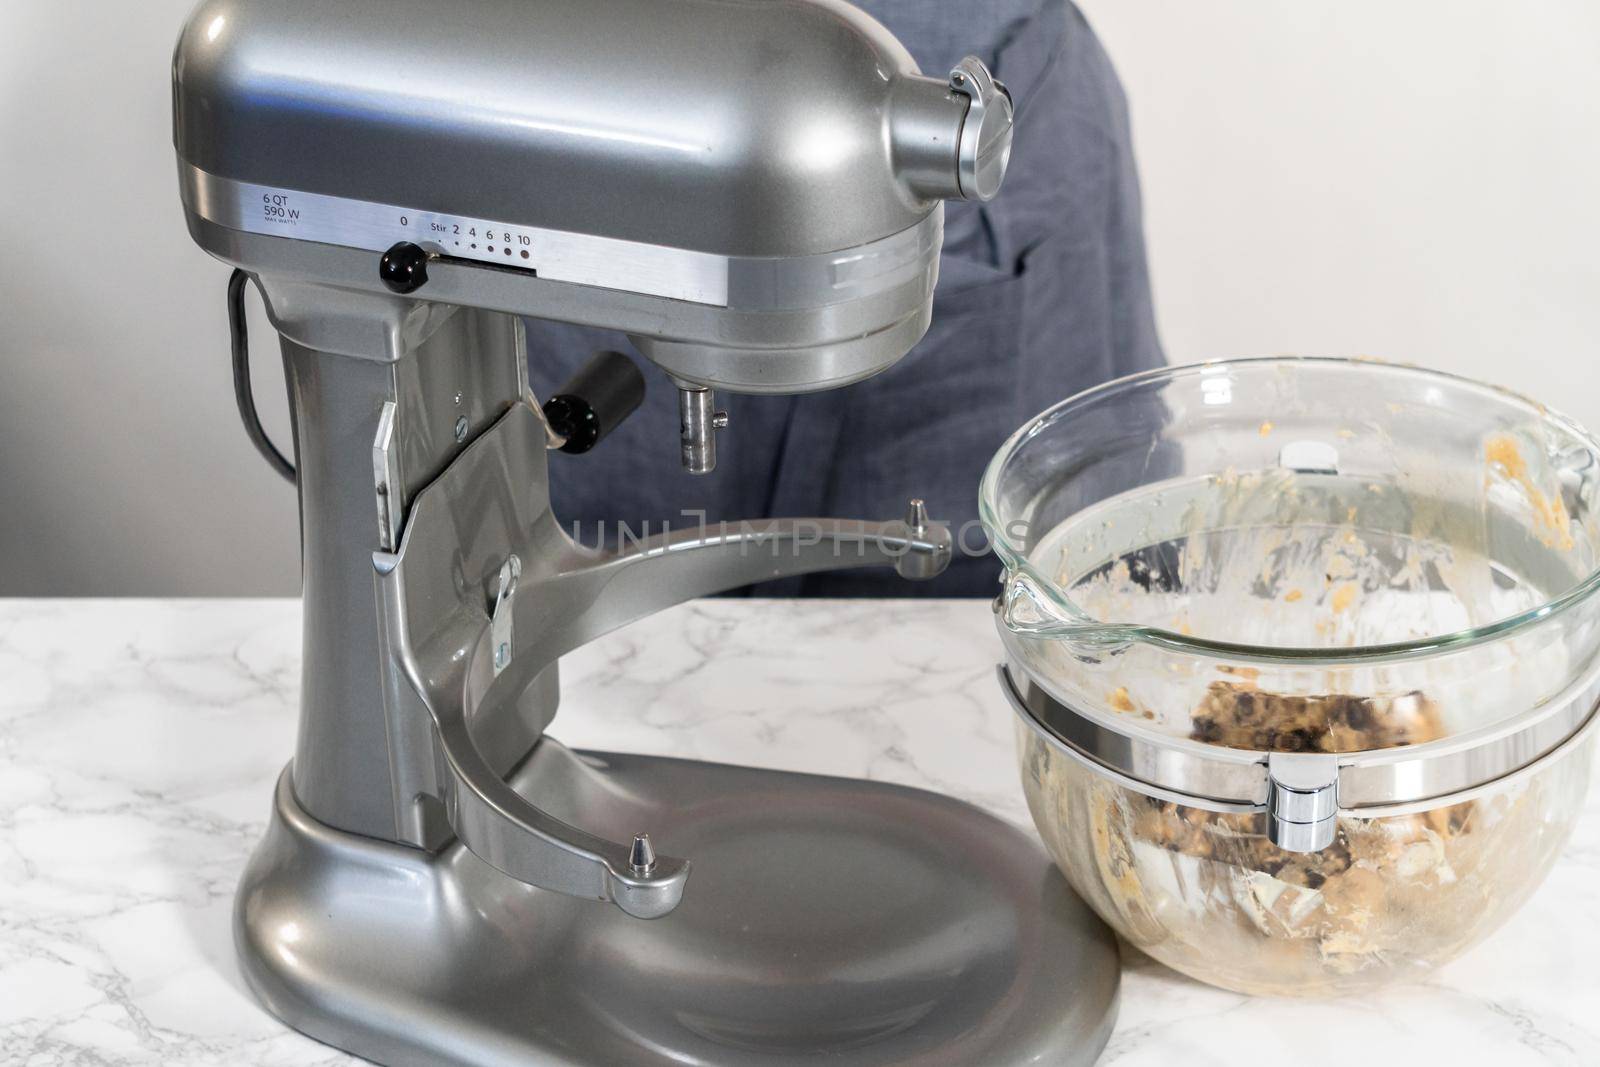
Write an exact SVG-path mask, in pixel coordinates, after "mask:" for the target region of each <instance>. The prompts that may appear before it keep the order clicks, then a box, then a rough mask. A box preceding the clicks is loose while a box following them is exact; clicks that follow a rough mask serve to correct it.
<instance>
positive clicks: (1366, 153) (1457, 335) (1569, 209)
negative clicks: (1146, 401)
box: [1080, 0, 1600, 427]
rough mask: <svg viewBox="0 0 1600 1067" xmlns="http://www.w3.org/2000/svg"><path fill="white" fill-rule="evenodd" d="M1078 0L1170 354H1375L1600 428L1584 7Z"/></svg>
mask: <svg viewBox="0 0 1600 1067" xmlns="http://www.w3.org/2000/svg"><path fill="white" fill-rule="evenodd" d="M1080 3H1081V6H1082V7H1083V9H1084V11H1085V13H1086V14H1087V15H1088V17H1089V19H1090V21H1091V22H1092V23H1093V24H1094V26H1095V28H1096V30H1097V31H1098V32H1099V34H1100V36H1101V38H1102V40H1103V41H1104V42H1105V44H1106V48H1107V50H1108V51H1109V52H1110V53H1111V56H1112V58H1113V59H1114V60H1115V61H1116V62H1117V65H1118V67H1119V69H1120V71H1121V73H1122V77H1123V81H1124V84H1125V85H1126V88H1127V91H1128V96H1129V100H1130V106H1131V110H1132V114H1133V127H1134V143H1135V145H1136V148H1137V151H1138V156H1139V163H1140V171H1141V174H1142V176H1143V180H1144V191H1145V224H1146V233H1147V238H1148V241H1149V246H1150V252H1151V264H1152V273H1153V275H1154V279H1155V291H1156V304H1157V316H1158V319H1159V321H1160V326H1161V331H1162V337H1163V340H1164V342H1165V344H1166V347H1167V351H1168V354H1169V357H1170V358H1171V359H1172V360H1173V361H1174V362H1179V361H1182V362H1189V361H1194V360H1200V359H1209V358H1216V357H1222V356H1237V355H1263V354H1270V353H1284V352H1289V353H1297V354H1305V355H1344V356H1352V355H1371V356H1379V357H1382V358H1385V359H1392V360H1401V361H1405V362H1411V363H1420V364H1423V365H1426V366H1431V367H1438V368H1441V369H1446V370H1451V371H1455V372H1457V373H1460V374H1466V375H1471V376H1474V377H1478V378H1482V379H1484V380H1487V381H1492V382H1496V383H1498V384H1502V385H1509V386H1512V387H1514V388H1517V389H1519V390H1521V391H1523V392H1525V393H1528V394H1530V395H1531V396H1533V397H1535V398H1536V399H1539V400H1542V401H1544V402H1546V403H1548V404H1549V405H1550V406H1552V407H1555V408H1558V409H1561V410H1563V411H1565V412H1566V413H1567V414H1569V415H1572V416H1574V417H1575V418H1577V419H1579V420H1580V421H1582V422H1584V423H1585V424H1587V425H1589V426H1592V427H1600V373H1597V372H1596V367H1597V364H1600V360H1597V358H1596V349H1597V347H1600V346H1597V342H1600V4H1595V3H1592V2H1590V0H1533V2H1530V3H1523V4H1507V3H1501V2H1495V0H1452V2H1451V3H1448V4H1446V3H1438V2H1422V0H1294V2H1292V3H1287V2H1284V0H1210V2H1206V3H1194V2H1184V0H1080Z"/></svg>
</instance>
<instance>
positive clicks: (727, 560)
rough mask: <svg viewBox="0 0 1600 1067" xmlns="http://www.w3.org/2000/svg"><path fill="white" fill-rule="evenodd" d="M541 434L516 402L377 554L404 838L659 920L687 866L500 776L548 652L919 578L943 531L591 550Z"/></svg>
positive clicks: (753, 536) (933, 566) (540, 708)
mask: <svg viewBox="0 0 1600 1067" xmlns="http://www.w3.org/2000/svg"><path fill="white" fill-rule="evenodd" d="M546 438H547V429H546V427H545V424H544V421H543V418H542V416H541V415H540V414H539V413H538V412H537V411H536V410H535V409H534V407H533V405H532V404H531V403H526V402H525V403H519V404H517V405H515V406H514V407H513V408H512V409H511V410H510V411H508V412H507V413H506V414H505V415H504V416H502V417H501V419H500V420H499V421H498V422H497V423H496V425H495V426H494V427H492V428H491V429H490V430H489V431H487V432H486V433H484V434H483V435H482V436H481V437H480V438H479V439H478V440H477V441H475V442H474V443H473V444H472V445H471V446H470V447H469V448H468V449H467V450H466V451H465V452H463V453H462V454H461V455H460V456H459V457H458V458H457V459H456V461H455V462H454V463H452V464H451V465H450V467H449V468H448V469H447V470H446V471H445V472H444V473H442V474H441V475H440V476H439V477H438V479H437V480H436V481H434V482H433V483H432V484H430V485H429V486H428V487H427V488H426V489H425V490H423V492H422V493H420V494H419V495H418V497H417V499H416V501H415V503H414V505H413V507H412V508H411V510H410V514H409V515H408V516H407V517H406V524H405V532H404V536H403V538H402V539H401V542H400V547H399V549H398V550H397V551H396V552H392V553H390V552H378V553H375V554H374V557H373V559H374V574H375V583H376V593H377V604H378V611H379V615H380V623H381V629H382V643H383V646H384V647H383V652H384V657H385V670H384V676H385V694H384V698H385V716H386V719H387V722H388V732H389V741H390V763H391V772H392V780H393V782H394V790H395V796H394V801H395V809H396V811H397V813H399V820H400V822H401V827H400V830H401V836H402V837H405V838H407V839H409V840H411V841H412V843H414V844H417V845H419V846H422V847H431V848H437V847H439V846H440V845H441V844H443V843H444V842H446V841H447V840H448V839H449V836H451V835H453V836H454V837H455V838H456V839H458V840H459V841H460V842H461V843H462V844H463V845H464V846H465V847H466V848H467V849H469V850H470V851H471V852H473V853H474V854H475V855H477V856H478V857H479V858H481V859H483V860H484V861H485V862H487V863H489V864H491V865H492V866H494V867H496V868H497V869H499V870H501V871H503V872H504V873H506V874H507V875H509V876H511V877H512V878H516V879H518V880H519V881H523V882H526V883H528V884H530V885H535V886H539V887H541V888H544V889H549V890H553V891H556V892H561V893H566V894H570V895H573V896H579V897H587V898H590V899H595V900H602V901H611V902H613V903H615V904H616V905H617V906H618V907H620V908H621V909H622V910H623V911H625V912H627V913H628V914H630V915H634V916H638V917H640V918H655V917H658V916H661V915H665V914H667V913H668V912H670V911H671V910H672V909H673V908H674V907H676V906H677V904H678V901H679V900H680V899H681V897H682V894H683V888H684V883H685V880H686V878H687V876H688V869H689V864H688V862H687V861H685V860H681V859H675V858H671V857H668V856H661V857H654V856H653V855H650V854H649V853H648V850H646V853H645V855H644V857H643V862H641V855H640V853H639V852H638V851H636V846H635V845H633V844H624V843H621V842H615V841H607V840H603V839H601V838H599V837H596V836H594V835H592V834H589V833H586V832H584V831H582V830H580V829H578V828H576V827H573V826H571V825H568V824H567V823H565V822H563V821H561V820H559V819H556V818H554V817H553V816H551V815H549V814H547V813H546V812H544V811H542V810H540V809H539V808H538V807H537V806H535V805H534V804H532V803H530V802H529V801H528V800H526V799H524V798H523V797H522V796H521V795H519V794H518V793H517V792H516V791H515V790H513V789H512V788H511V787H510V786H509V785H508V784H507V783H506V780H505V774H506V773H507V772H508V771H509V770H510V769H511V768H512V767H513V766H514V765H515V764H516V763H518V762H520V760H521V759H522V758H523V757H524V756H525V755H526V754H527V753H528V752H529V751H530V750H531V748H532V746H533V745H534V744H536V743H537V741H538V738H539V735H540V733H541V732H542V730H543V727H544V725H545V722H546V721H548V718H549V716H550V714H553V704H554V692H555V670H554V668H555V665H556V662H557V660H558V659H559V657H560V656H562V655H563V654H564V653H567V652H570V651H572V650H573V649H575V648H577V647H578V646H580V645H582V644H584V643H586V642H588V641H591V640H593V639H594V638H596V637H599V636H600V635H602V634H604V633H607V632H609V631H611V630H614V629H616V628H618V627H620V626H623V625H626V624H627V623H629V622H632V621H634V620H636V619H639V618H642V617H644V616H646V615H649V614H651V613H653V612H656V611H659V610H661V609H663V608H666V607H669V606H671V605H673V604H676V603H680V602H682V601H685V600H690V599H693V598H695V597H699V596H705V595H708V594H712V593H716V592H720V591H723V590H727V589H732V588H737V587H739V586H743V585H747V584H750V583H751V582H756V581H762V580H768V579H773V578H780V577H786V576H791V575H799V574H807V573H811V572H815V571H822V570H832V569H841V568H854V567H869V566H893V567H895V568H896V569H897V570H898V571H899V572H900V573H901V574H902V575H904V576H906V577H908V578H928V577H932V576H934V575H936V574H938V573H939V572H940V571H942V570H943V569H944V567H945V566H946V565H947V564H948V562H949V560H950V555H951V538H950V534H949V531H948V530H946V529H944V528H942V527H939V526H936V525H934V524H932V523H930V522H929V521H928V518H927V514H926V511H925V510H924V509H923V507H922V505H921V502H920V501H913V502H912V506H911V508H910V511H909V513H908V515H907V517H906V518H905V519H904V520H899V521H894V522H886V523H865V522H858V521H852V520H833V519H778V520H769V521H764V522H744V523H738V524H735V525H731V526H728V525H717V526H702V527H700V528H693V527H691V528H688V529H683V530H677V531H666V532H663V533H661V534H659V535H656V536H652V537H647V538H643V539H641V540H639V541H638V542H636V543H634V544H632V545H629V546H627V548H626V549H615V550H591V549H586V548H584V547H582V546H580V545H578V544H576V543H575V542H574V541H573V540H572V539H571V538H570V537H568V536H567V535H566V534H565V532H563V531H562V530H561V529H560V527H559V525H558V524H557V522H556V520H555V518H554V516H553V515H552V514H551V512H550V508H549V499H548V492H547V488H546V472H545V455H544V451H545V443H546ZM464 519H466V520H467V521H463V520H464Z"/></svg>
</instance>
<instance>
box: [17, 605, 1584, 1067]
mask: <svg viewBox="0 0 1600 1067" xmlns="http://www.w3.org/2000/svg"><path fill="white" fill-rule="evenodd" d="M991 626H992V622H991V619H990V616H989V609H988V606H987V605H986V604H984V603H980V602H976V601H934V602H913V601H880V602H859V601H857V602H800V601H731V600H729V601H702V602H697V603H694V604H690V605H686V606H684V607H681V608H677V609H674V610H672V611H668V612H665V613H663V614H660V615H657V616H655V617H654V618H651V619H648V620H645V621H644V622H642V623H638V624H636V625H634V626H632V627H629V628H628V629H625V630H622V631H620V632H618V633H616V634H614V635H612V636H610V637H608V638H606V639H604V640H602V641H599V642H597V643H596V644H594V645H592V646H590V647H588V648H585V649H583V650H581V651H580V652H578V653H576V654H574V655H572V656H571V657H568V659H566V660H564V661H563V667H562V674H563V681H564V683H565V695H564V698H563V705H562V709H561V712H560V714H559V715H558V716H557V718H556V721H555V723H554V725H553V727H552V729H551V733H552V734H553V735H555V736H557V737H559V738H560V739H561V740H563V741H565V742H567V743H569V744H572V745H578V746H595V747H602V748H611V749H617V750H625V751H626V750H632V751H640V752H650V753H659V754H668V755H682V756H697V757H704V758H707V759H715V760H720V761H724V762H730V763H745V764H755V765H762V766H770V767H782V768H785V769H790V770H799V771H816V772H826V773H831V774H842V775H856V776H861V777H867V778H874V779H880V780H884V781H893V782H901V783H906V784H910V785H917V786H923V787H927V788H930V789H935V790H939V791H942V792H945V793H949V794H952V795H955V796H958V797H963V798H965V799H967V800H970V801H973V802H976V803H978V804H982V805H984V806H985V807H988V808H990V809H991V810H993V811H995V812H997V813H999V814H1000V815H1002V816H1004V817H1006V818H1010V819H1013V820H1017V821H1019V822H1022V823H1024V824H1026V822H1027V812H1026V809H1025V807H1024V805H1023V801H1022V795H1021V790H1020V787H1019V786H1018V784H1017V778H1016V771H1015V765H1014V762H1013V757H1012V741H1011V723H1010V716H1011V713H1010V711H1009V709H1008V708H1007V706H1006V704H1005V701H1004V699H1003V698H1002V697H1001V695H1000V693H999V692H998V691H997V689H996V687H995V684H994V678H993V674H992V671H993V666H994V663H995V662H996V660H997V659H998V656H999V644H998V640H997V639H996V638H995V636H994V634H993V631H992V629H991ZM299 629H300V627H299V605H298V602H296V601H287V600H251V601H0V1064H17V1065H24V1064H25V1065H29V1067H46V1065H56V1064H63V1065H64V1064H162V1065H170V1067H183V1065H197V1064H228V1065H246V1064H271V1065H281V1067H303V1065H310V1064H335V1063H351V1062H354V1061H352V1060H351V1059H350V1058H349V1057H347V1056H344V1055H342V1054H340V1053H337V1052H334V1051H333V1050H331V1049H328V1048H326V1047H324V1046H321V1045H318V1044H316V1043H314V1042H312V1041H310V1040H308V1039H306V1038H303V1037H301V1036H299V1035H298V1034H295V1033H293V1032H291V1031H289V1030H287V1029H285V1028H284V1027H283V1026H282V1025H281V1024H279V1023H278V1022H276V1021H275V1020H274V1019H272V1018H271V1017H270V1016H269V1015H267V1014H266V1013H265V1012H264V1011H262V1010H261V1009H260V1008H258V1007H257V1006H256V1004H255V1002H254V1001H253V1000H252V999H251V997H250V994H249V993H248V991H247V990H246V989H245V988H244V986H243V983H242V981H241V979H240V977H239V974H238V972H237V970H236V968H235V965H234V961H233V950H232V944H231V935H230V927H229V909H230V907H231V898H232V894H233V888H234V884H235V881H236V879H237V877H238V874H239V871H240V869H241V868H242V866H243V865H244V862H245V858H246V856H247V855H248V854H249V852H250V849H251V848H252V847H253V845H254V844H255V842H256V839H257V837H258V835H259V834H260V833H261V830H262V828H263V826H264V825H265V821H266V815H267V808H268V802H269V798H270V795H271V790H272V784H273V781H274V779H275V778H276V777H277V774H278V772H279V770H280V769H281V768H282V766H283V764H284V762H285V761H286V760H287V758H288V756H289V753H290V751H291V748H292V745H293V734H294V727H295V711H294V707H295V701H296V694H297V688H298V671H299V660H300V655H299V648H300V642H299ZM774 650H782V653H781V654H775V653H774ZM929 724H937V728H936V729H931V728H929ZM1597 886H1600V788H1596V789H1594V790H1592V791H1591V793H1590V797H1589V801H1588V811H1587V817H1586V818H1585V819H1584V821H1583V822H1581V823H1580V825H1579V828H1578V831H1577V834H1576V835H1575V837H1574V838H1573V840H1572V841H1571V843H1570V844H1569V845H1568V847H1567V850H1566V852H1565V854H1564V856H1563V857H1562V859H1561V861H1560V863H1559V864H1558V866H1557V867H1556V869H1555V871H1554V872H1553V873H1552V874H1551V876H1550V878H1549V879H1548V881H1547V882H1546V883H1545V885H1544V886H1543V888H1542V889H1540V890H1539V892H1538V893H1537V894H1536V895H1535V896H1534V898H1533V899H1532V900H1531V901H1530V902H1529V903H1528V904H1527V905H1526V907H1524V908H1523V910H1522V911H1521V913H1520V914H1519V915H1518V916H1517V917H1516V918H1515V919H1513V920H1512V922H1511V923H1510V924H1509V925H1508V926H1506V927H1505V928H1504V929H1502V930H1501V931H1500V932H1499V933H1497V934H1496V935H1494V936H1493V937H1492V938H1491V939H1490V940H1489V941H1488V942H1486V943H1485V944H1483V945H1481V946H1479V947H1478V948H1477V949H1475V950H1473V951H1472V952H1470V953H1468V954H1467V955H1466V956H1465V957H1463V958H1462V959H1460V960H1458V961H1456V962H1455V963H1454V964H1452V965H1451V966H1449V967H1447V968H1445V969H1444V970H1443V971H1441V972H1440V973H1439V974H1438V975H1436V976H1435V977H1434V978H1433V979H1432V980H1431V981H1429V982H1427V983H1426V984H1422V985H1415V986H1408V987H1401V988H1397V989H1393V990H1390V991H1386V992H1385V993H1383V994H1382V995H1381V996H1377V997H1371V998H1366V999H1360V1000H1334V1001H1322V1002H1315V1001H1312V1002H1308V1001H1285V1000H1263V999H1252V998H1248V997H1243V996H1238V995H1235V994H1231V993H1225V992H1222V991H1219V990H1215V989H1211V988H1208V987H1206V986H1203V985H1200V984H1198V983H1195V982H1193V981H1190V980H1188V979H1186V978H1183V977H1181V976H1179V975H1177V974H1175V973H1174V972H1172V971H1169V970H1167V969H1166V968H1164V967H1161V966H1159V965H1157V964H1154V963H1152V962H1151V961H1149V960H1148V959H1146V958H1144V957H1142V956H1140V955H1139V954H1138V953H1135V952H1132V951H1130V950H1127V949H1126V948H1125V949H1124V981H1123V1002H1122V1013H1121V1016H1120V1019H1119V1022H1118V1025H1117V1029H1116V1033H1115V1035H1114V1036H1113V1037H1112V1039H1111V1043H1110V1045H1109V1046H1108V1047H1107V1049H1106V1053H1105V1056H1104V1058H1103V1060H1102V1062H1103V1063H1105V1064H1117V1065H1120V1067H1144V1065H1151V1067H1165V1065H1168V1064H1172V1063H1183V1064H1186V1065H1188V1067H1208V1065H1212V1064H1215V1065H1219V1067H1220V1065H1224V1064H1228V1065H1232V1064H1236V1063H1240V1062H1252V1063H1287V1064H1294V1065H1296V1067H1312V1065H1320V1064H1328V1065H1337V1067H1349V1065H1350V1064H1352V1063H1362V1062H1368V1063H1384V1064H1387V1063H1402V1062H1416V1063H1429V1064H1432V1063H1440V1064H1452V1065H1455V1064H1494V1065H1496V1067H1514V1065H1517V1064H1571V1065H1586V1067H1592V1065H1594V1064H1597V1063H1600V1010H1597V1008H1600V889H1597Z"/></svg>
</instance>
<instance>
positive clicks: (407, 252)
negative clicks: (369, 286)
mask: <svg viewBox="0 0 1600 1067" xmlns="http://www.w3.org/2000/svg"><path fill="white" fill-rule="evenodd" d="M378 277H380V278H382V279H383V284H384V285H387V286H388V287H389V288H390V289H392V290H394V291H395V292H397V293H414V292H416V291H417V290H418V289H421V288H422V287H423V285H425V284H427V281H428V253H426V252H424V251H423V250H422V249H420V248H418V247H417V246H416V245H414V244H412V243H411V242H410V241H401V242H400V243H399V244H397V245H395V246H393V247H392V248H390V249H389V251H387V252H385V253H384V254H383V258H382V259H380V260H378Z"/></svg>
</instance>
